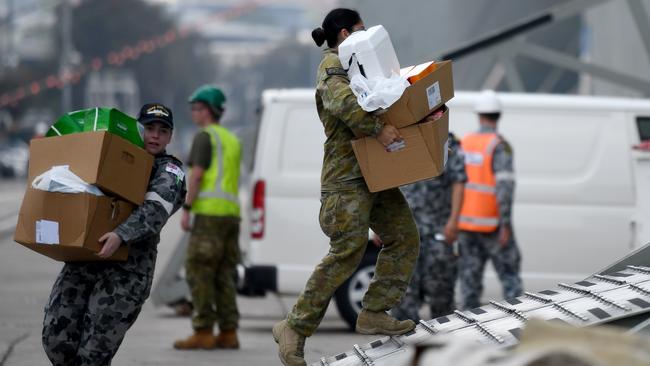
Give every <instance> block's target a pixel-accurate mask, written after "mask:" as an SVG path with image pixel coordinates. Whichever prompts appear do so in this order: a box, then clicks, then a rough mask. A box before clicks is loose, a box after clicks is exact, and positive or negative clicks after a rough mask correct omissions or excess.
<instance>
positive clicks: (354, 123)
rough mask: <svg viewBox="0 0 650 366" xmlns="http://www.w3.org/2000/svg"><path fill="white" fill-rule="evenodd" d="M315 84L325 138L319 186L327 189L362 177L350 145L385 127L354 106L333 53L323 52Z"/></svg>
mask: <svg viewBox="0 0 650 366" xmlns="http://www.w3.org/2000/svg"><path fill="white" fill-rule="evenodd" d="M316 80H317V86H316V108H317V110H318V116H319V117H320V120H321V122H322V123H323V127H324V129H325V136H326V140H325V146H324V149H325V157H324V159H323V170H322V173H321V185H322V187H323V188H325V189H327V188H328V187H336V185H337V184H340V183H343V182H348V181H352V180H357V179H360V178H361V177H362V175H361V169H360V168H359V164H358V163H357V159H356V157H355V156H354V152H353V151H352V144H351V141H352V140H354V139H355V138H360V137H365V136H377V135H378V134H379V132H380V131H381V129H382V128H383V126H384V124H383V122H381V121H379V119H378V118H377V117H375V116H373V115H371V114H369V113H367V112H366V111H364V110H363V109H361V107H360V106H359V104H358V103H357V97H356V96H355V95H354V94H353V93H352V89H350V79H348V76H347V73H346V72H345V70H344V69H343V67H342V66H341V62H340V61H339V57H338V55H337V51H336V50H335V49H332V48H329V49H326V50H325V51H324V55H323V60H322V61H321V63H320V66H319V67H318V75H317V77H316Z"/></svg>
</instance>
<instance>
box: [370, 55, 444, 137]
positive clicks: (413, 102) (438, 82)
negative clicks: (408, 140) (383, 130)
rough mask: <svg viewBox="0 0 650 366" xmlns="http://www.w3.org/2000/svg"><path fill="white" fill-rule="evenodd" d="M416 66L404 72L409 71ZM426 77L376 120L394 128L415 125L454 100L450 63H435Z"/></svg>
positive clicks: (405, 92)
mask: <svg viewBox="0 0 650 366" xmlns="http://www.w3.org/2000/svg"><path fill="white" fill-rule="evenodd" d="M415 67H417V66H414V67H411V68H410V69H409V68H407V70H412V69H413V68H415ZM433 69H434V70H433V71H432V72H430V73H428V74H427V75H426V76H424V77H422V78H421V79H419V80H417V81H416V82H415V83H414V84H412V85H411V86H409V87H408V88H406V90H405V91H404V94H402V97H401V98H400V99H398V100H397V102H395V103H394V104H393V105H391V106H390V107H389V108H388V109H387V110H386V111H385V112H384V113H383V114H381V115H380V116H379V118H380V119H381V120H382V121H384V122H385V123H389V124H391V125H393V126H395V127H397V128H404V127H407V126H410V125H413V124H416V123H418V122H419V121H421V120H422V119H424V118H425V117H426V116H428V115H429V114H431V112H433V111H434V110H436V109H437V108H438V107H440V106H441V105H443V104H444V103H446V102H447V101H449V100H450V99H451V98H453V97H454V80H453V75H452V67H451V61H443V62H436V63H435V68H433Z"/></svg>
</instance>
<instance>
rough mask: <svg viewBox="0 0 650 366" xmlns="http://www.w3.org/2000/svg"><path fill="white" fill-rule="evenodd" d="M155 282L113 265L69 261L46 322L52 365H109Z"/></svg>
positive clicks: (47, 310) (47, 350)
mask: <svg viewBox="0 0 650 366" xmlns="http://www.w3.org/2000/svg"><path fill="white" fill-rule="evenodd" d="M151 281H152V277H151V276H149V275H143V274H138V273H132V272H127V271H124V270H123V269H121V268H118V267H117V266H111V265H110V264H108V263H102V264H99V263H97V264H94V263H89V264H81V263H76V264H75V263H68V264H66V265H65V266H64V267H63V270H62V271H61V273H60V274H59V276H58V277H57V279H56V282H55V283H54V286H53V288H52V293H51V294H50V299H49V301H48V303H47V305H46V307H45V319H44V321H43V338H42V342H43V348H44V349H45V353H46V354H47V357H48V358H49V359H50V361H51V362H52V364H53V365H55V366H71V365H76V366H91V365H92V366H104V365H110V364H111V360H112V359H113V356H115V353H117V350H118V348H119V346H120V344H121V343H122V340H123V339H124V335H125V334H126V331H127V330H128V329H129V328H130V327H131V325H133V323H134V322H135V320H136V319H137V317H138V314H140V309H141V308H142V304H143V303H144V302H145V300H146V299H147V297H149V291H150V290H151Z"/></svg>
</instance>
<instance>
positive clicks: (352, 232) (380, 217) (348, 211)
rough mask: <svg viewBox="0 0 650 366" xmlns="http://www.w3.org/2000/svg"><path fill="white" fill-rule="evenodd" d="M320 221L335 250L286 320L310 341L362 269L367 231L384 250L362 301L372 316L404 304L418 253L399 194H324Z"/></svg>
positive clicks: (360, 188)
mask: <svg viewBox="0 0 650 366" xmlns="http://www.w3.org/2000/svg"><path fill="white" fill-rule="evenodd" d="M319 221H320V226H321V229H322V230H323V232H324V233H325V235H327V236H328V237H329V238H330V249H329V252H328V253H327V255H325V257H324V258H323V259H322V260H321V262H320V264H318V265H317V266H316V268H315V269H314V272H313V273H312V275H311V277H310V278H309V280H308V281H307V285H306V286H305V289H304V291H303V292H302V294H301V295H300V297H299V298H298V301H297V302H296V304H295V306H294V307H293V310H292V311H291V312H290V313H289V315H288V317H287V319H288V323H289V325H290V326H291V327H292V328H293V329H294V330H296V331H297V332H298V333H300V334H302V335H304V336H307V337H308V336H311V335H312V334H313V333H314V331H315V330H316V328H317V327H318V325H319V324H320V322H321V320H322V318H323V316H324V315H325V311H326V310H327V306H328V305H329V302H330V299H331V298H332V296H333V295H334V292H335V291H336V289H337V288H338V287H339V286H341V284H343V282H345V280H347V279H348V278H349V277H350V276H351V275H352V274H353V273H354V271H355V270H356V269H357V267H358V266H359V263H360V262H361V259H362V258H363V255H364V252H365V250H366V246H367V245H368V227H371V228H372V229H373V230H374V231H375V232H376V233H377V234H379V235H380V237H381V238H382V241H383V243H384V245H383V247H382V249H381V250H380V252H379V255H378V257H377V264H376V267H375V274H374V277H373V279H372V281H371V282H370V286H369V288H368V291H367V292H366V294H365V296H364V298H363V307H364V308H365V309H367V310H370V311H386V310H389V309H391V308H392V307H394V306H395V305H396V304H398V303H399V302H400V301H401V299H402V297H403V296H404V292H405V291H406V287H407V286H408V283H409V280H410V278H411V274H412V273H413V269H414V266H415V262H416V259H417V256H418V247H419V237H418V232H417V228H416V226H415V222H414V221H413V216H412V215H411V210H410V209H409V206H408V204H407V203H406V200H405V199H404V196H403V195H402V193H401V192H400V190H399V189H391V190H387V191H383V192H377V193H370V192H369V191H368V188H367V187H366V185H365V184H363V183H362V184H355V185H351V186H347V187H343V186H342V187H340V188H339V189H337V190H336V191H323V192H322V194H321V210H320V215H319Z"/></svg>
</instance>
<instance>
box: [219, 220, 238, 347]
mask: <svg viewBox="0 0 650 366" xmlns="http://www.w3.org/2000/svg"><path fill="white" fill-rule="evenodd" d="M220 226H222V230H221V232H222V234H220V235H219V236H220V238H219V240H220V241H223V243H224V255H223V258H222V259H221V262H220V263H219V265H218V267H217V278H216V284H217V293H216V299H215V301H216V305H217V323H218V324H219V331H220V333H219V336H218V337H217V345H218V346H219V347H223V348H239V341H238V339H237V333H236V330H237V328H238V327H239V310H238V309H237V286H236V284H235V276H236V271H237V264H238V263H239V261H240V253H239V219H234V218H228V219H224V222H223V224H222V225H220Z"/></svg>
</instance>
